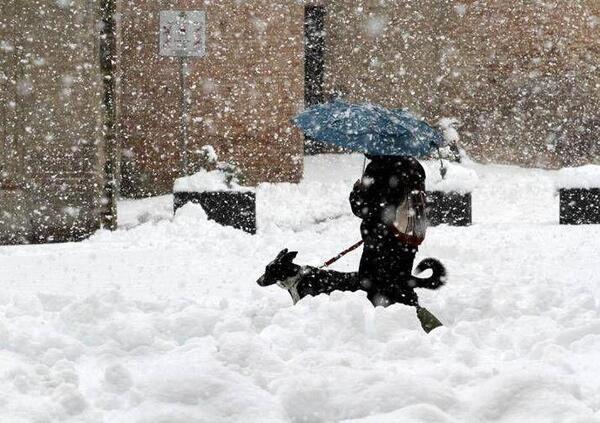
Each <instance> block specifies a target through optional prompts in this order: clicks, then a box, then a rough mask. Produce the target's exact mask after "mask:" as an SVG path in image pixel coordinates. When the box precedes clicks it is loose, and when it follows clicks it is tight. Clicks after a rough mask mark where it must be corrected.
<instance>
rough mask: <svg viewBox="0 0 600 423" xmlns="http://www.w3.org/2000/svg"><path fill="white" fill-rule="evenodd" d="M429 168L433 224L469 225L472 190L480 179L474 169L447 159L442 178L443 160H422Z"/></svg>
mask: <svg viewBox="0 0 600 423" xmlns="http://www.w3.org/2000/svg"><path fill="white" fill-rule="evenodd" d="M421 164H422V165H423V167H424V168H425V175H426V179H425V188H426V190H427V202H428V204H429V210H428V218H429V224H430V225H432V226H436V225H439V224H448V225H454V226H468V225H470V224H471V222H472V212H471V210H472V206H471V193H472V192H473V190H474V189H475V187H476V186H477V183H478V181H479V178H478V177H477V173H476V172H475V171H474V170H473V169H469V168H466V167H464V166H462V165H460V164H457V163H452V162H447V161H444V167H445V168H446V173H445V175H444V177H443V178H442V175H441V173H440V162H439V161H432V160H431V161H423V162H421Z"/></svg>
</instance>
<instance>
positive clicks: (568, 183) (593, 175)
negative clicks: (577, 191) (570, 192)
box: [556, 164, 600, 189]
mask: <svg viewBox="0 0 600 423" xmlns="http://www.w3.org/2000/svg"><path fill="white" fill-rule="evenodd" d="M556 188H557V189H560V188H600V166H599V165H591V164H590V165H585V166H580V167H566V168H563V169H561V170H559V171H558V175H557V177H556Z"/></svg>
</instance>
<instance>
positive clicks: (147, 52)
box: [119, 0, 303, 196]
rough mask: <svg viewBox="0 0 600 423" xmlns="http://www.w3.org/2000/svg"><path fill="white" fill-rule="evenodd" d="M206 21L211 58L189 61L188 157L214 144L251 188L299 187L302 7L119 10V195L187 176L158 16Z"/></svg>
mask: <svg viewBox="0 0 600 423" xmlns="http://www.w3.org/2000/svg"><path fill="white" fill-rule="evenodd" d="M170 9H171V10H204V11H205V12H206V16H207V19H206V23H207V30H206V35H207V41H206V57H203V58H200V59H190V61H189V74H188V78H187V81H188V82H187V83H188V87H189V100H190V104H189V145H190V148H189V152H190V162H191V163H192V169H190V170H191V171H193V170H195V169H194V168H197V165H198V157H197V155H195V154H194V152H195V151H196V150H198V149H199V148H200V147H202V146H203V145H205V144H211V145H213V146H214V147H215V149H216V150H217V153H218V154H219V156H220V158H221V159H223V160H228V161H230V162H233V163H235V164H237V165H239V166H240V167H241V169H242V171H243V173H244V174H245V175H246V177H247V179H248V183H250V184H254V183H257V182H259V181H272V182H279V181H298V180H299V178H300V176H301V173H302V148H303V145H302V142H303V141H302V137H301V135H300V133H299V132H298V131H296V130H294V129H293V128H292V127H291V124H290V122H289V119H290V118H291V117H293V116H294V115H295V114H296V113H297V111H298V110H300V108H301V107H302V101H303V100H302V99H303V68H302V66H303V7H302V5H300V4H299V3H295V2H283V1H281V2H277V1H275V2H273V1H268V0H261V1H253V2H238V1H232V0H227V1H219V2H204V1H199V0H180V1H166V0H161V1H155V0H152V1H144V0H129V1H123V3H122V9H121V10H122V19H121V25H122V27H121V28H122V32H121V33H122V39H121V42H120V63H121V65H122V66H121V70H122V74H121V76H120V86H121V88H122V93H121V97H120V102H119V104H120V110H121V132H120V138H121V142H122V146H123V167H122V177H123V180H122V192H123V193H124V194H125V195H129V196H146V195H153V194H162V193H167V192H170V191H171V189H172V183H173V180H174V178H175V177H177V176H178V175H181V174H182V170H181V157H180V152H181V145H182V142H181V138H182V136H181V131H180V125H179V122H180V116H181V106H180V103H181V101H180V99H181V91H180V89H179V82H178V81H179V60H178V59H177V58H169V57H160V56H159V54H158V53H159V52H158V29H159V12H160V11H161V10H170Z"/></svg>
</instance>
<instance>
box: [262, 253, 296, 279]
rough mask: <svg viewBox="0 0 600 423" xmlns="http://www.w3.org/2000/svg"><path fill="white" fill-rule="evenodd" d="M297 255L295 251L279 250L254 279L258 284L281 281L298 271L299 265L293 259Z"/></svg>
mask: <svg viewBox="0 0 600 423" xmlns="http://www.w3.org/2000/svg"><path fill="white" fill-rule="evenodd" d="M296 255H298V252H297V251H288V249H287V248H286V249H284V250H281V252H280V253H279V254H277V257H275V260H273V261H272V262H271V263H269V264H267V267H265V273H264V275H262V276H261V277H260V278H258V280H257V281H256V283H257V284H259V285H260V286H269V285H273V284H274V283H277V282H282V281H284V280H286V279H288V278H290V277H293V276H295V275H296V274H297V273H298V270H299V268H300V266H298V265H296V264H294V259H295V258H296Z"/></svg>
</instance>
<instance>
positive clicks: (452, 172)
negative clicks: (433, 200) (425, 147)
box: [421, 160, 479, 193]
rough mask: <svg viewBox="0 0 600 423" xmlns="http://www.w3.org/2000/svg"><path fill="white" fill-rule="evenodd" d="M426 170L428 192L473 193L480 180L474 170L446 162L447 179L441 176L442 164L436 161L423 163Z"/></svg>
mask: <svg viewBox="0 0 600 423" xmlns="http://www.w3.org/2000/svg"><path fill="white" fill-rule="evenodd" d="M421 164H422V165H423V167H424V168H425V175H426V179H425V185H426V189H427V190H428V191H443V192H459V193H468V192H473V190H474V189H475V187H476V186H477V183H478V181H479V178H478V176H477V172H475V171H474V170H473V169H470V168H467V167H464V166H461V165H460V164H457V163H453V162H449V161H446V160H444V167H445V168H446V169H447V173H446V176H445V178H442V175H441V174H440V162H439V161H434V160H428V161H422V162H421Z"/></svg>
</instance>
